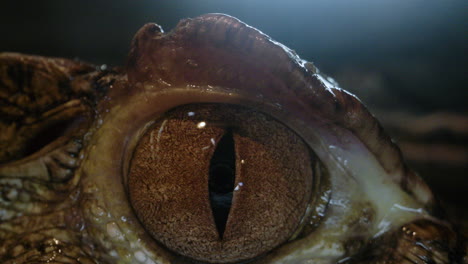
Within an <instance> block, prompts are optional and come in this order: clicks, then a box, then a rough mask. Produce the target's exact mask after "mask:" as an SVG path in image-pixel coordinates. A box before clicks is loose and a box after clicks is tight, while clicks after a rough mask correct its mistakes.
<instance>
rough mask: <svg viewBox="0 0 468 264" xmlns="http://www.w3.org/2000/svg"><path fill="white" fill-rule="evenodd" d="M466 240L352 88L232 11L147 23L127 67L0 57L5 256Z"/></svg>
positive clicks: (437, 247)
mask: <svg viewBox="0 0 468 264" xmlns="http://www.w3.org/2000/svg"><path fill="white" fill-rule="evenodd" d="M463 243H464V238H462V237H460V236H459V235H458V234H457V232H456V230H454V229H453V227H452V226H451V225H450V223H449V222H447V221H444V219H442V218H441V215H440V210H439V208H438V206H437V203H436V199H435V198H434V196H433V194H432V193H431V191H430V189H429V188H428V187H427V186H426V184H425V183H424V182H423V181H422V180H421V179H420V178H419V177H418V176H416V174H415V173H413V172H412V171H411V170H410V169H409V168H407V166H406V165H405V164H404V162H403V160H402V156H401V153H400V151H399V149H398V147H397V146H396V145H395V144H394V143H393V142H392V141H391V139H390V138H389V137H388V136H387V135H386V134H385V133H384V131H383V129H382V127H381V126H380V125H379V123H378V122H377V121H376V119H375V118H374V117H373V116H372V115H371V114H370V113H369V112H368V110H367V109H366V108H365V107H364V106H363V105H362V104H361V102H360V101H359V100H358V99H357V98H356V97H355V96H353V95H352V94H350V93H348V92H346V91H345V90H342V89H340V88H339V87H337V84H336V82H334V81H333V79H331V78H328V77H326V76H324V75H323V74H321V73H320V72H319V71H318V69H317V68H316V67H314V65H313V64H311V63H309V62H306V61H304V60H302V59H300V58H299V57H298V56H297V55H296V54H295V53H294V52H293V51H292V50H290V49H288V48H286V47H285V46H283V45H281V44H280V43H277V42H275V41H273V40H272V39H270V38H269V37H268V36H266V35H265V34H263V33H261V32H259V31H258V30H256V29H255V28H252V27H250V26H248V25H246V24H244V23H242V22H240V21H239V20H237V19H235V18H232V17H229V16H226V15H219V14H210V15H205V16H201V17H197V18H194V19H186V20H183V21H181V22H180V23H179V24H178V25H177V27H176V28H175V29H174V30H173V31H171V32H169V33H167V34H166V33H164V32H163V30H162V29H161V28H160V27H159V26H158V25H156V24H147V25H145V26H144V27H143V28H142V29H140V30H139V31H138V33H137V34H136V36H135V37H134V39H133V42H132V44H131V50H130V54H129V57H128V62H127V65H126V67H125V68H114V69H106V68H105V67H98V66H94V65H90V64H87V63H83V62H79V61H72V60H67V59H59V58H45V57H38V56H29V55H21V54H12V53H3V54H1V55H0V262H2V263H11V264H12V263H161V264H163V263H164V264H165V263H348V264H351V263H387V264H390V263H456V262H460V263H461V262H462V261H463V256H464V251H463V250H464V245H463ZM465 261H466V259H465Z"/></svg>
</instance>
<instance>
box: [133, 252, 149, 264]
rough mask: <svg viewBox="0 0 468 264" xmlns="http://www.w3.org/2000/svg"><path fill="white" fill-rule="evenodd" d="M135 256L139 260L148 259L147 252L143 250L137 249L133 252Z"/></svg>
mask: <svg viewBox="0 0 468 264" xmlns="http://www.w3.org/2000/svg"><path fill="white" fill-rule="evenodd" d="M133 255H134V256H135V259H136V260H138V261H139V262H145V261H146V258H147V257H146V255H145V253H143V252H141V251H137V252H135V253H134V254H133Z"/></svg>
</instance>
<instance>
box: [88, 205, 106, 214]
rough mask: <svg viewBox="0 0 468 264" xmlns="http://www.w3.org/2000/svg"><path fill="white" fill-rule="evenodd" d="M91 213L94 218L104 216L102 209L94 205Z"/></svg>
mask: <svg viewBox="0 0 468 264" xmlns="http://www.w3.org/2000/svg"><path fill="white" fill-rule="evenodd" d="M91 213H92V214H93V215H94V216H96V217H101V216H103V215H105V214H106V212H105V211H104V209H102V207H100V206H96V205H95V206H92V207H91Z"/></svg>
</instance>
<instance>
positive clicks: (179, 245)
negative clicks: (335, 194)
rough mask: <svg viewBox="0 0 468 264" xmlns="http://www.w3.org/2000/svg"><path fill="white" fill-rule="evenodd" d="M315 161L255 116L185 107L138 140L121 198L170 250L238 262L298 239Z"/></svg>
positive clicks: (285, 133) (277, 126) (228, 108)
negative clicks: (124, 195)
mask: <svg viewBox="0 0 468 264" xmlns="http://www.w3.org/2000/svg"><path fill="white" fill-rule="evenodd" d="M316 162H317V161H316V159H315V158H314V155H313V153H311V151H310V149H309V148H308V147H307V144H305V143H304V142H303V140H302V139H301V138H300V137H299V136H298V135H297V134H295V133H294V132H293V131H292V130H290V129H289V128H287V127H286V126H284V125H283V124H281V123H280V122H278V121H277V120H275V119H273V118H271V117H269V116H267V115H265V114H263V113H261V112H256V111H253V110H251V109H248V108H244V107H241V106H234V105H226V104H197V105H185V106H180V107H178V108H175V109H173V110H171V111H169V112H167V113H166V114H165V115H164V116H163V117H162V118H160V119H159V120H157V121H156V122H155V123H154V124H153V125H152V126H151V127H150V128H149V129H148V130H147V131H146V133H145V134H144V135H143V137H142V138H141V139H140V141H139V143H138V144H137V146H136V148H135V151H134V153H133V157H132V160H131V163H130V168H129V173H128V177H127V179H128V180H127V181H128V182H127V184H128V192H129V197H130V202H131V205H132V207H133V209H134V211H135V213H136V215H137V217H138V218H139V220H140V221H141V223H142V225H143V226H144V228H145V229H146V230H147V231H148V232H149V233H150V235H151V236H152V237H153V238H154V239H155V240H157V241H158V242H160V243H161V244H163V245H164V246H166V247H167V248H169V249H170V250H172V251H174V252H176V253H178V254H181V255H184V256H187V257H189V258H192V259H196V260H199V261H206V262H212V263H229V262H236V261H242V260H248V259H251V258H254V257H256V256H259V255H262V254H264V253H266V252H268V251H270V250H271V249H273V248H275V247H278V246H279V245H281V244H282V243H284V242H286V241H287V240H289V239H291V237H292V236H293V234H294V233H297V230H298V229H299V228H300V226H301V221H302V220H303V218H304V216H305V214H306V209H307V207H308V205H309V204H310V202H311V200H312V189H313V182H314V170H313V168H314V167H315V163H316Z"/></svg>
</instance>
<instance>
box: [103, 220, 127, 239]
mask: <svg viewBox="0 0 468 264" xmlns="http://www.w3.org/2000/svg"><path fill="white" fill-rule="evenodd" d="M106 228H107V234H108V235H109V236H110V237H111V238H114V239H117V240H123V234H122V232H121V231H120V228H119V226H118V225H117V223H116V222H109V223H107V225H106Z"/></svg>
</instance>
